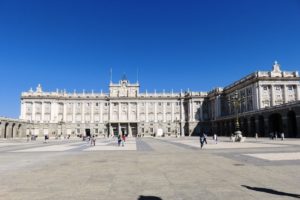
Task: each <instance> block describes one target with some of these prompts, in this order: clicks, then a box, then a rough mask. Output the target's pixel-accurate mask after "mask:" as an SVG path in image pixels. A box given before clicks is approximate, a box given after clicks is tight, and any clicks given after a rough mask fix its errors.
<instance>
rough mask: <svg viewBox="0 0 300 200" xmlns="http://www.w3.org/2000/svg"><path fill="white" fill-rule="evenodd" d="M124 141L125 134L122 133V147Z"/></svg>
mask: <svg viewBox="0 0 300 200" xmlns="http://www.w3.org/2000/svg"><path fill="white" fill-rule="evenodd" d="M125 141H126V136H125V134H124V133H122V147H124V145H125Z"/></svg>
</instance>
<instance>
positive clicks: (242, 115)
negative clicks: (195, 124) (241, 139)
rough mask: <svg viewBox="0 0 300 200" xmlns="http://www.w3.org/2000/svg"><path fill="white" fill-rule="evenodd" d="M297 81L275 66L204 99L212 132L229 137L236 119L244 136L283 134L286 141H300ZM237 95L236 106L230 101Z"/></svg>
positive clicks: (294, 76) (212, 92)
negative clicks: (286, 138) (206, 101)
mask: <svg viewBox="0 0 300 200" xmlns="http://www.w3.org/2000/svg"><path fill="white" fill-rule="evenodd" d="M299 81H300V77H299V74H298V72H297V71H295V72H286V71H281V70H280V65H279V64H278V63H277V62H275V63H274V65H273V69H272V71H258V72H254V73H252V74H250V75H248V76H246V77H244V78H242V79H240V80H238V81H236V82H234V83H232V84H231V85H229V86H227V87H225V88H217V89H214V90H212V91H210V92H209V93H208V95H207V98H208V102H209V104H210V106H209V108H210V110H209V118H210V122H211V128H212V131H213V132H218V133H219V134H220V135H228V136H229V135H230V134H232V133H233V132H234V127H235V125H234V124H235V118H236V115H237V114H238V115H239V122H240V124H241V130H242V132H243V133H244V135H246V136H254V135H255V133H258V135H259V136H269V134H270V133H271V132H272V133H273V132H274V133H275V132H277V133H281V132H284V133H285V135H286V136H287V137H300V132H299V131H300V130H299V128H300V104H299V100H300V82H299ZM236 93H237V94H238V97H239V99H240V104H239V106H238V107H237V108H236V109H235V108H234V106H233V102H232V101H231V99H232V97H233V96H234V95H236Z"/></svg>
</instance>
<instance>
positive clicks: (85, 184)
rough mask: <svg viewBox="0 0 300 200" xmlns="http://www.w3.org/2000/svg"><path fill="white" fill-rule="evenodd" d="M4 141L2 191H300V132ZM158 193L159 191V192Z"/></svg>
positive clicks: (63, 194) (17, 194)
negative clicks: (120, 142)
mask: <svg viewBox="0 0 300 200" xmlns="http://www.w3.org/2000/svg"><path fill="white" fill-rule="evenodd" d="M208 142H209V143H208V144H207V145H205V146H204V149H200V147H199V138H196V137H195V138H194V137H191V138H190V137H186V138H129V140H128V141H127V142H126V144H125V146H124V147H118V146H117V144H116V140H115V139H104V138H103V139H97V143H96V146H90V144H88V143H87V142H83V141H80V140H64V141H56V140H50V141H49V143H46V144H45V143H43V141H41V140H40V141H35V142H28V143H27V142H26V141H25V140H23V141H22V140H20V141H14V140H8V141H6V140H1V141H0V185H1V187H0V199H1V200H2V199H4V200H10V199H13V200H14V199H20V200H21V199H22V200H27V199H28V200H29V199H30V200H34V199H49V200H50V199H56V200H59V199H63V200H65V199H78V200H79V199H80V200H81V199H97V200H98V199H109V200H110V199H116V200H118V199H126V200H127V199H128V200H129V199H130V200H131V199H136V200H137V199H163V200H167V199H171V200H177V199H178V200H185V199H187V200H189V199H195V200H196V199H197V200H198V199H237V200H240V199H297V198H298V199H299V198H300V189H299V185H300V168H299V165H300V157H299V152H300V140H299V139H293V140H292V139H287V140H285V141H279V140H277V141H271V140H269V139H266V138H260V139H259V140H257V141H256V140H255V139H253V138H248V139H247V142H246V143H231V142H229V141H228V138H219V143H218V144H214V143H213V141H212V140H209V141H208ZM141 196H143V197H141ZM154 197H156V198H154Z"/></svg>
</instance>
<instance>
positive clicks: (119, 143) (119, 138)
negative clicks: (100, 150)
mask: <svg viewBox="0 0 300 200" xmlns="http://www.w3.org/2000/svg"><path fill="white" fill-rule="evenodd" d="M121 141H122V139H121V135H120V134H119V135H118V146H120V145H121Z"/></svg>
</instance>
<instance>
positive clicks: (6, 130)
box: [3, 123, 9, 138]
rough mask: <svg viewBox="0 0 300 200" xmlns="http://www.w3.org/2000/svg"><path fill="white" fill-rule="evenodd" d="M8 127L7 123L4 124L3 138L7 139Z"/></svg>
mask: <svg viewBox="0 0 300 200" xmlns="http://www.w3.org/2000/svg"><path fill="white" fill-rule="evenodd" d="M8 125H9V123H6V124H5V127H4V134H3V138H7V132H8Z"/></svg>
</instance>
